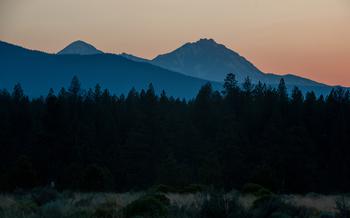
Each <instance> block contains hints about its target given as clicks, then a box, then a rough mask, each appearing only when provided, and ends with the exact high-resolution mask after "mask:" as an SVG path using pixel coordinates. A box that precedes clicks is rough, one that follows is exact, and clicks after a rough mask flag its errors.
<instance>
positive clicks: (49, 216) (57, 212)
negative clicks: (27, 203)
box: [40, 201, 65, 218]
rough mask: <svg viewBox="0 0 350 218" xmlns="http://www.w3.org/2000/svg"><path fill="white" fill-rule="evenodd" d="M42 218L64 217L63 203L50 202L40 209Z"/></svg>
mask: <svg viewBox="0 0 350 218" xmlns="http://www.w3.org/2000/svg"><path fill="white" fill-rule="evenodd" d="M40 212H41V213H40V214H41V217H42V218H63V217H64V216H65V204H64V202H63V201H51V202H49V203H47V204H45V205H43V206H42V207H41V210H40Z"/></svg>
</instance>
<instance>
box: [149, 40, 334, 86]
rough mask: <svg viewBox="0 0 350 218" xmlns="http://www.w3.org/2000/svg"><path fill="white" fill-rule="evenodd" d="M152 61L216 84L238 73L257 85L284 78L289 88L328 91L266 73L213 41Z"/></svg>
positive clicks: (305, 81)
mask: <svg viewBox="0 0 350 218" xmlns="http://www.w3.org/2000/svg"><path fill="white" fill-rule="evenodd" d="M150 62H151V63H153V64H154V65H157V66H161V67H164V68H166V69H169V70H172V71H176V72H181V73H183V74H186V75H189V76H193V77H198V78H202V79H207V80H212V81H219V82H222V81H224V78H225V77H226V75H227V74H228V73H234V74H235V75H236V79H237V80H238V81H239V82H243V81H244V79H245V78H246V77H247V76H249V77H250V78H251V79H252V81H253V82H254V83H257V82H258V81H261V82H263V83H266V84H270V85H272V86H273V85H276V84H278V83H279V81H280V79H281V78H284V80H285V82H286V84H287V85H289V86H300V87H305V88H308V86H310V87H313V88H315V89H322V88H324V87H326V88H327V86H326V85H324V84H321V83H318V82H315V81H312V80H309V79H306V78H302V77H299V76H295V75H291V74H288V75H282V76H281V75H276V74H267V73H264V72H262V71H261V70H259V69H258V68H257V67H256V66H254V65H253V64H252V63H251V62H249V61H248V60H247V59H246V58H244V57H242V56H241V55H239V54H238V53H237V52H235V51H232V50H231V49H229V48H227V47H226V46H224V45H222V44H218V43H217V42H215V41H214V40H213V39H200V40H199V41H197V42H193V43H186V44H184V45H183V46H181V47H180V48H178V49H176V50H174V51H172V52H170V53H167V54H163V55H159V56H157V57H156V58H154V59H153V60H151V61H150ZM327 90H328V88H327Z"/></svg>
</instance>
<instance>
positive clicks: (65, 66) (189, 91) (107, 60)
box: [0, 41, 222, 98]
mask: <svg viewBox="0 0 350 218" xmlns="http://www.w3.org/2000/svg"><path fill="white" fill-rule="evenodd" d="M73 76H77V77H78V78H79V80H80V82H81V84H82V88H85V89H86V88H91V87H94V86H95V85H96V84H97V83H98V84H100V85H101V86H102V87H103V88H107V89H109V90H110V91H111V92H112V93H113V94H118V95H119V94H122V93H123V94H127V93H128V92H129V91H130V89H131V88H132V87H135V88H136V89H137V90H140V89H142V88H147V86H148V85H149V84H150V83H152V84H153V86H154V88H155V91H156V92H157V93H159V92H161V91H162V90H165V91H166V92H167V94H168V95H173V96H175V97H180V98H182V97H184V98H192V97H193V96H195V95H196V94H197V92H198V90H199V89H200V87H201V86H202V85H204V84H205V83H207V82H208V81H207V80H203V79H198V78H194V77H190V76H186V75H183V74H180V73H177V72H173V71H170V70H166V69H163V68H161V67H158V66H154V65H152V64H148V63H141V62H135V61H131V60H128V59H126V58H124V57H121V56H119V55H113V54H98V55H74V54H72V55H55V54H47V53H43V52H38V51H32V50H28V49H25V48H22V47H19V46H15V45H12V44H9V43H5V42H1V41H0V89H3V88H6V89H8V90H12V88H13V86H14V85H15V83H17V82H19V83H20V84H21V85H22V87H23V89H24V91H25V93H26V94H28V95H29V96H32V97H35V96H40V95H46V94H47V93H48V90H49V89H50V88H53V89H54V90H55V92H56V93H57V92H58V91H59V90H60V89H61V87H67V86H68V85H69V84H70V81H71V79H72V78H73ZM212 85H213V87H214V88H215V89H220V88H221V87H222V84H220V83H216V82H212Z"/></svg>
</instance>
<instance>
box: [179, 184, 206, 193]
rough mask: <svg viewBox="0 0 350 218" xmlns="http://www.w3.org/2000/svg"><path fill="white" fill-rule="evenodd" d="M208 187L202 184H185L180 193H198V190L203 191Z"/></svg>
mask: <svg viewBox="0 0 350 218" xmlns="http://www.w3.org/2000/svg"><path fill="white" fill-rule="evenodd" d="M205 189H206V187H205V186H204V185H200V184H191V185H188V186H185V187H184V188H183V189H182V190H180V193H197V192H203V191H204V190H205Z"/></svg>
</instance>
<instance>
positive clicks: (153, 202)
mask: <svg viewBox="0 0 350 218" xmlns="http://www.w3.org/2000/svg"><path fill="white" fill-rule="evenodd" d="M169 204H170V202H169V199H167V198H166V197H165V196H164V195H159V194H155V195H145V196H143V197H141V198H139V199H137V200H135V201H133V202H132V203H130V204H129V205H127V206H126V207H125V209H124V213H125V216H126V217H127V218H129V217H130V218H131V217H135V216H143V217H165V216H166V215H167V213H168V209H167V206H168V205H169Z"/></svg>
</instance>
